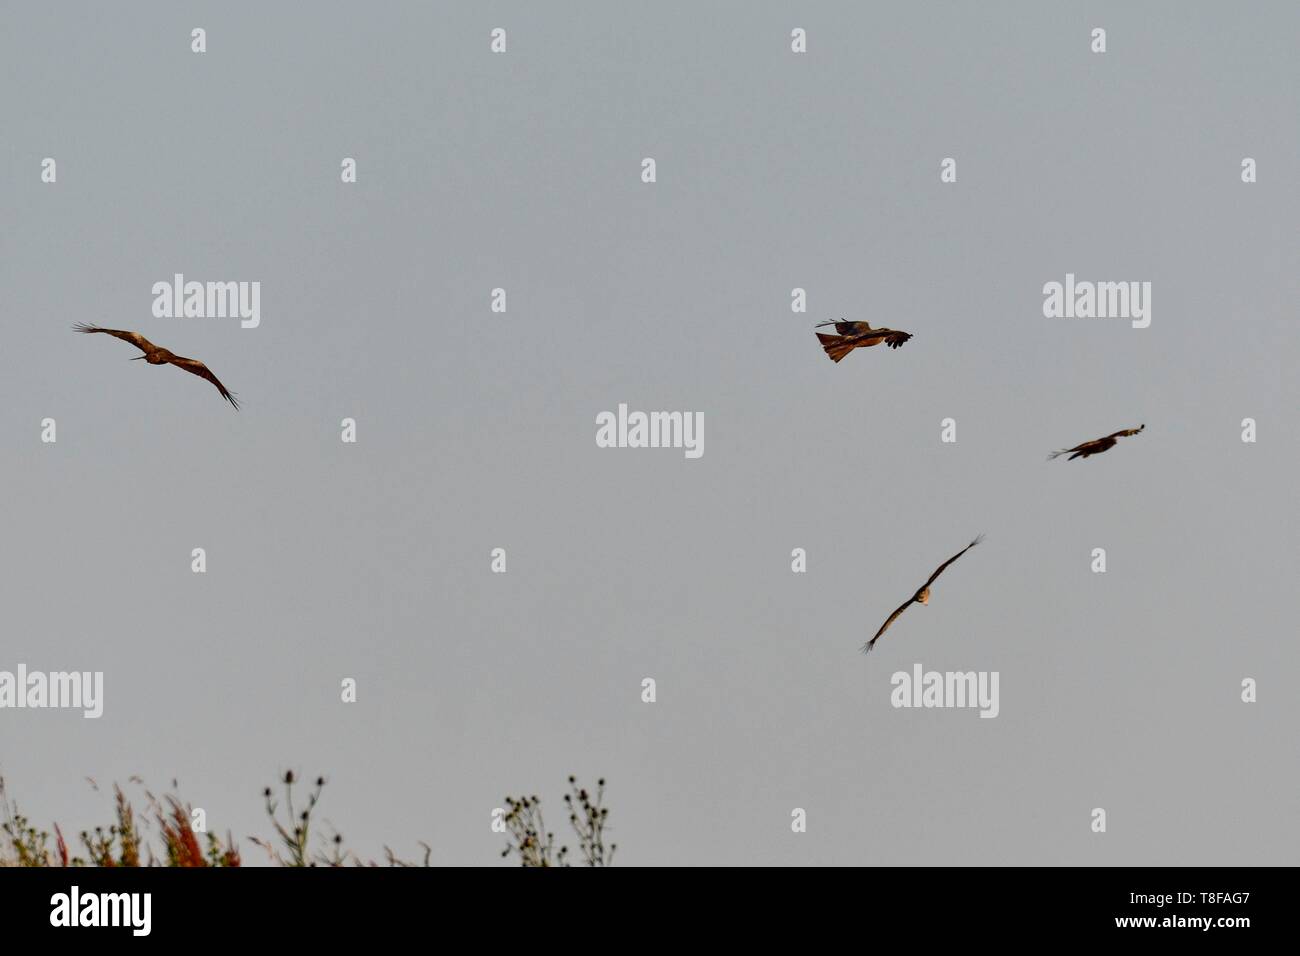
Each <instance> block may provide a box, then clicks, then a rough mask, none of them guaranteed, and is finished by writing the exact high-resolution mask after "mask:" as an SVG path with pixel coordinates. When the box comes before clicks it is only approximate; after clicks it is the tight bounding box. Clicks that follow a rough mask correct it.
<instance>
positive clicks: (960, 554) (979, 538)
mask: <svg viewBox="0 0 1300 956" xmlns="http://www.w3.org/2000/svg"><path fill="white" fill-rule="evenodd" d="M983 540H984V535H980V536H979V537H977V538H976V539H975V540H974V541H972V542H971V543H970V544H968V545H966V547H964V548H962V549H961V550H960V551H958V552H957V553H956V554H954V555H953V556H952V557H951V558H949V559H948V560H947V561H945V562H944V563H943V564H941V565H939V567H938V569H937V570H936V571H935V572H934V574H932V575H930V580H928V581H926V582H925V584H923V585H921V587H922V588H928V587H929V586H930V585H931V584H933V583H934V579H935V578H937V577H938V576H939V575H941V574H943V572H944V569H945V568H947V567H948V565H950V564H952V563H953V562H954V561H956V560H957V559H958V558H960V557H961V556H962V555H963V554H965V553H966V552H967V551H969V550H970V549H971V548H973V547H975V545H977V544H979V543H980V542H981V541H983Z"/></svg>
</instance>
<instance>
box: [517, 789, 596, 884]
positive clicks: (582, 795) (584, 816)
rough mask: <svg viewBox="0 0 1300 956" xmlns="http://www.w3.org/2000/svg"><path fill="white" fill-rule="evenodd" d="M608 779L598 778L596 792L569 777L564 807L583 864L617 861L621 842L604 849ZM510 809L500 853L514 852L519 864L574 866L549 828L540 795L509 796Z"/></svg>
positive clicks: (565, 850) (563, 847) (567, 850)
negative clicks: (616, 857)
mask: <svg viewBox="0 0 1300 956" xmlns="http://www.w3.org/2000/svg"><path fill="white" fill-rule="evenodd" d="M604 802H605V781H604V779H601V780H597V781H596V795H595V798H594V799H593V798H592V795H591V794H590V793H588V792H587V790H586V789H584V788H581V787H579V786H578V781H577V778H576V777H572V776H570V777H569V792H568V793H566V794H565V795H564V807H565V810H566V811H567V812H568V814H569V826H571V827H572V828H573V832H574V833H575V834H577V836H578V853H579V855H580V856H581V860H582V865H583V866H609V865H610V864H611V863H612V862H613V860H614V851H615V850H617V849H618V845H617V844H614V843H611V844H610V845H609V849H608V850H606V848H605V820H606V818H607V817H608V816H609V809H608V808H607V807H606V806H604ZM506 806H507V807H508V808H509V810H508V812H507V813H506V815H505V825H506V834H507V837H508V842H507V844H506V848H505V849H504V850H502V851H501V855H502V856H504V857H508V856H510V855H511V854H514V855H515V856H516V857H518V859H519V865H520V866H571V865H572V864H570V863H569V862H568V861H569V848H568V847H567V846H560V847H558V848H557V847H556V845H555V834H554V833H552V832H551V831H549V830H547V829H546V821H545V819H544V818H543V815H542V801H541V799H540V798H539V797H537V796H531V797H506Z"/></svg>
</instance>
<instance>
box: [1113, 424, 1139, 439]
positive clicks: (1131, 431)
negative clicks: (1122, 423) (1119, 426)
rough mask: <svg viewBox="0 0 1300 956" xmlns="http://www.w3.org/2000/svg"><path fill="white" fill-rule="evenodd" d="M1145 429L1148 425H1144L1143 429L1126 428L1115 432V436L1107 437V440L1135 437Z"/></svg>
mask: <svg viewBox="0 0 1300 956" xmlns="http://www.w3.org/2000/svg"><path fill="white" fill-rule="evenodd" d="M1143 428H1146V425H1143V426H1142V427H1141V428H1126V429H1124V430H1123V431H1120V432H1115V433H1114V434H1113V435H1107V436H1106V437H1107V438H1129V437H1131V436H1133V435H1136V434H1137V433H1138V432H1140V431H1141V430H1142V429H1143Z"/></svg>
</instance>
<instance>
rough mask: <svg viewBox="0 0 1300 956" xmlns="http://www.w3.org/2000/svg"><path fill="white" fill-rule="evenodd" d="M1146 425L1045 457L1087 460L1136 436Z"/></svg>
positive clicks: (1127, 429)
mask: <svg viewBox="0 0 1300 956" xmlns="http://www.w3.org/2000/svg"><path fill="white" fill-rule="evenodd" d="M1146 427H1147V426H1146V423H1145V422H1144V423H1143V424H1141V425H1139V426H1138V427H1137V428H1126V429H1124V430H1123V431H1122V432H1115V434H1113V435H1107V436H1106V437H1105V438H1094V439H1093V440H1092V441H1086V442H1084V443H1083V444H1082V445H1075V446H1074V447H1073V448H1062V449H1061V450H1060V451H1054V452H1052V453H1051V454H1050V455H1048V456H1047V460H1048V461H1051V460H1052V459H1053V458H1059V457H1060V456H1061V455H1065V454H1069V453H1070V452H1074V454H1073V455H1070V458H1069V460H1070V461H1074V459H1076V458H1087V457H1088V456H1089V455H1100V454H1101V453H1102V452H1103V451H1109V450H1110V449H1111V448H1114V447H1115V442H1116V441H1118V440H1119V439H1121V438H1128V437H1129V436H1130V435H1136V434H1137V433H1138V432H1140V431H1141V430H1142V429H1144V428H1146Z"/></svg>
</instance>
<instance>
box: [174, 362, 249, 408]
mask: <svg viewBox="0 0 1300 956" xmlns="http://www.w3.org/2000/svg"><path fill="white" fill-rule="evenodd" d="M169 361H170V362H171V364H172V365H175V366H176V367H177V368H183V369H185V371H187V372H192V373H193V374H195V375H197V376H199V378H206V379H207V380H208V381H209V382H211V383H212V384H213V385H215V386H217V391H218V392H220V393H221V397H222V398H224V399H225V400H226V401H228V402H229V403H230V404H231V405H234V406H235V409H236V411H237V410H238V409H239V402H237V401H235V396H233V395H231V394H230V392H228V391H227V390H226V386H224V385H222V384H221V382H220V381H219V380H218V379H217V377H216V376H215V375H213V374H212V370H211V369H209V368H208V367H207V366H206V365H204V364H203V363H202V362H200V361H199V360H198V359H192V358H182V357H181V356H179V355H174V356H172V357H171V359H169Z"/></svg>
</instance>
